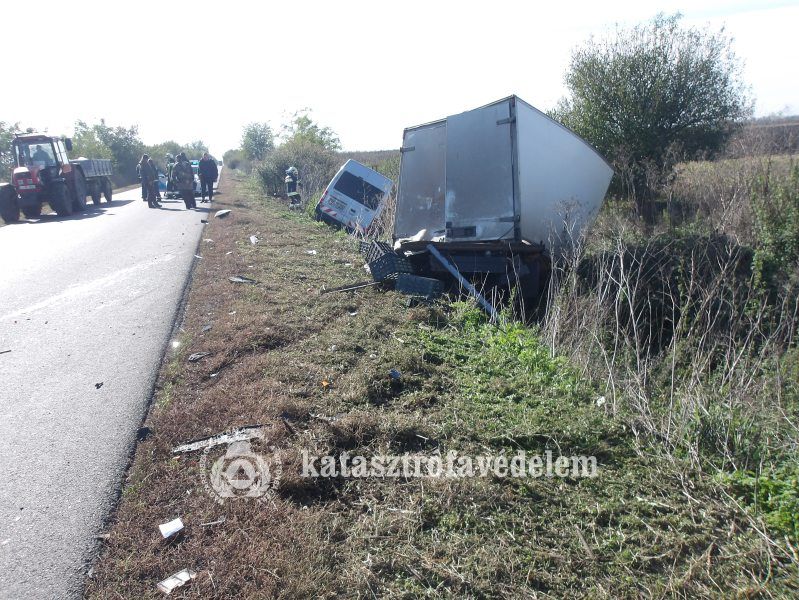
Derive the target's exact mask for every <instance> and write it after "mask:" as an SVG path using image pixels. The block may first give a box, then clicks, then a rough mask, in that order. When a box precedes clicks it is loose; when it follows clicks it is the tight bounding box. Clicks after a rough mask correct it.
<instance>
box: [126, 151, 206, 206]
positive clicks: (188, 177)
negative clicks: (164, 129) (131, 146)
mask: <svg viewBox="0 0 799 600" xmlns="http://www.w3.org/2000/svg"><path fill="white" fill-rule="evenodd" d="M166 161H167V167H166V169H167V173H166V177H167V184H166V185H167V187H166V189H167V193H170V192H171V193H177V194H178V195H180V197H181V198H183V202H184V204H185V205H186V208H187V209H188V208H197V201H196V200H195V199H194V170H193V169H192V166H191V162H189V159H188V158H187V157H186V153H185V152H181V153H179V154H178V155H177V157H173V156H172V155H171V154H167V156H166ZM136 168H137V171H138V172H139V178H140V179H141V196H142V200H144V201H145V202H147V206H149V207H150V208H160V207H161V202H160V201H161V191H160V189H159V187H158V168H157V167H156V165H155V162H154V161H153V159H152V158H150V156H149V155H147V154H143V155H142V157H141V160H140V161H139V164H138V165H137V166H136ZM198 171H199V172H198V176H199V179H200V196H201V202H210V201H211V200H213V197H214V182H215V181H216V180H217V178H218V177H219V168H218V167H217V166H216V161H215V160H214V159H213V158H212V157H211V156H210V155H209V154H208V153H207V152H205V153H204V154H203V157H202V159H200V161H199V165H198ZM206 197H207V198H208V199H207V200H206Z"/></svg>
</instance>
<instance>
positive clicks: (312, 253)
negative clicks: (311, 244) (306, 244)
mask: <svg viewBox="0 0 799 600" xmlns="http://www.w3.org/2000/svg"><path fill="white" fill-rule="evenodd" d="M305 254H310V255H311V256H316V255H317V254H319V253H318V252H317V251H316V250H306V251H305Z"/></svg>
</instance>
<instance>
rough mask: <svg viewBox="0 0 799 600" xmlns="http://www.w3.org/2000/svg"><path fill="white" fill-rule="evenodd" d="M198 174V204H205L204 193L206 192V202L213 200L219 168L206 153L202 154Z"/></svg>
mask: <svg viewBox="0 0 799 600" xmlns="http://www.w3.org/2000/svg"><path fill="white" fill-rule="evenodd" d="M199 172H200V196H201V197H202V199H201V200H200V202H205V201H206V200H205V192H206V190H207V191H208V202H211V201H212V200H213V199H214V182H215V181H216V179H217V177H219V168H218V167H217V166H216V161H215V160H214V159H213V158H211V157H210V156H209V155H208V153H207V152H205V153H203V157H202V158H201V159H200V164H199Z"/></svg>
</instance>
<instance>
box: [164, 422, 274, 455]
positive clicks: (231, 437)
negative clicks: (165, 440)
mask: <svg viewBox="0 0 799 600" xmlns="http://www.w3.org/2000/svg"><path fill="white" fill-rule="evenodd" d="M263 428H264V426H263V425H248V426H246V427H240V428H238V429H235V430H233V431H231V432H230V433H220V434H218V435H212V436H210V437H206V438H201V439H199V440H194V441H191V442H187V443H185V444H182V445H180V446H175V447H174V448H172V454H184V453H186V452H194V451H195V450H205V449H206V448H213V447H214V446H221V445H222V444H232V443H233V442H245V441H247V440H251V439H254V438H259V437H262V436H263V432H262V429H263Z"/></svg>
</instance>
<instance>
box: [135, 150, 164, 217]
mask: <svg viewBox="0 0 799 600" xmlns="http://www.w3.org/2000/svg"><path fill="white" fill-rule="evenodd" d="M139 174H140V176H141V189H142V194H145V193H146V195H147V206H149V207H150V208H161V205H160V204H158V199H157V197H156V193H155V190H156V189H157V188H158V171H157V170H156V169H155V165H154V164H153V162H152V161H151V160H150V157H149V156H148V155H147V154H142V157H141V160H140V161H139Z"/></svg>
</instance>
